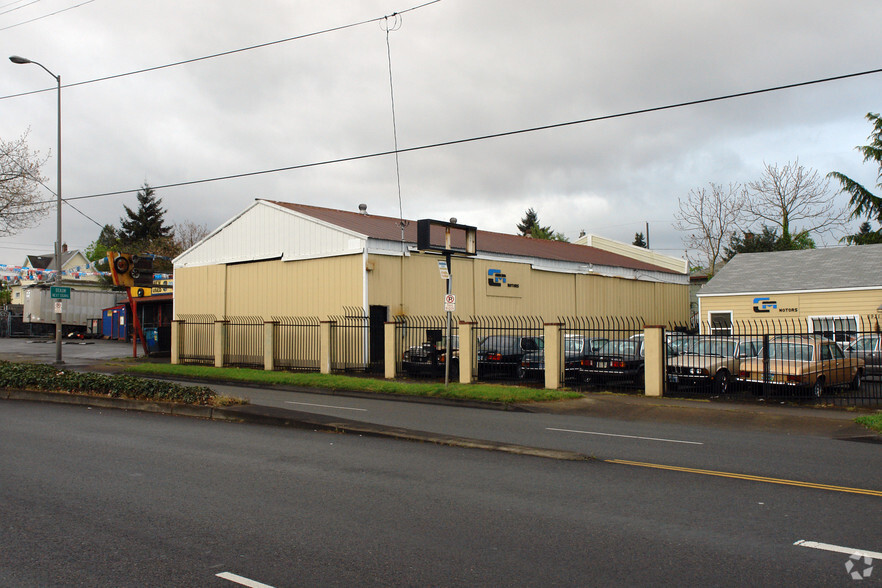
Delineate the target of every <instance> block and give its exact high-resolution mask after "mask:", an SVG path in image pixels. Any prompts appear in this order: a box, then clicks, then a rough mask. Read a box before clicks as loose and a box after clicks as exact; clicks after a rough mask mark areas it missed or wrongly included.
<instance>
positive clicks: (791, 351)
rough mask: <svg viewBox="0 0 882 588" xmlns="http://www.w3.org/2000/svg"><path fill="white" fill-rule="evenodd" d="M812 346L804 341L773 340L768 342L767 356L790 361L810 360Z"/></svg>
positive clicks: (812, 351) (812, 352)
mask: <svg viewBox="0 0 882 588" xmlns="http://www.w3.org/2000/svg"><path fill="white" fill-rule="evenodd" d="M813 356H814V347H813V346H812V345H807V344H805V343H788V342H785V341H773V342H772V343H770V344H769V357H770V358H772V359H786V360H791V361H812V359H813Z"/></svg>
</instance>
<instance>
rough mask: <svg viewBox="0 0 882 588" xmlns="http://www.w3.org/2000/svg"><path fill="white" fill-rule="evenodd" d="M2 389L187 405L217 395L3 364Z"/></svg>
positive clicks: (134, 380)
mask: <svg viewBox="0 0 882 588" xmlns="http://www.w3.org/2000/svg"><path fill="white" fill-rule="evenodd" d="M0 388H14V389H17V390H40V391H49V392H68V393H70V394H95V395H102V396H110V397H112V398H133V399H137V400H160V401H166V402H182V403H186V404H201V405H211V404H217V402H216V401H217V399H218V396H217V394H216V393H215V392H214V391H213V390H212V389H211V388H206V387H205V386H183V385H181V384H176V383H174V382H164V381H161V380H147V379H143V378H136V377H134V376H124V375H118V376H117V375H106V374H95V373H89V372H74V371H67V370H62V371H59V370H57V369H55V368H54V367H53V366H51V365H46V364H28V363H9V362H5V361H4V362H0Z"/></svg>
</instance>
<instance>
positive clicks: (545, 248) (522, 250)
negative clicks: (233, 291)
mask: <svg viewBox="0 0 882 588" xmlns="http://www.w3.org/2000/svg"><path fill="white" fill-rule="evenodd" d="M266 202H269V203H272V204H275V205H277V206H280V207H282V208H286V209H288V210H292V211H295V212H298V213H300V214H303V215H306V216H310V217H312V218H316V219H319V220H321V221H324V222H326V223H329V224H332V225H335V226H338V227H341V228H344V229H347V230H350V231H353V232H355V233H358V234H361V235H364V236H365V237H368V238H372V239H380V240H385V241H401V221H399V219H397V218H394V217H388V216H377V215H372V214H362V213H360V212H351V211H347V210H336V209H332V208H322V207H320V206H310V205H307V204H295V203H290V202H277V201H272V200H267V201H266ZM404 223H405V227H404V240H405V241H406V242H408V243H413V244H415V243H416V242H417V223H416V221H412V220H405V221H404ZM478 251H479V252H483V253H500V254H504V255H518V256H524V257H536V258H541V259H548V260H554V261H567V262H573V263H581V264H596V265H602V266H610V267H624V268H629V269H635V270H646V271H653V272H663V273H667V274H676V273H677V272H673V271H671V270H670V269H667V268H664V267H659V266H657V265H653V264H649V263H645V262H642V261H639V260H636V259H632V258H630V257H626V256H624V255H618V254H615V253H610V252H608V251H603V250H602V249H597V248H595V247H589V246H585V245H576V244H574V243H564V242H561V241H550V240H546V239H531V238H529V237H521V236H519V235H507V234H504V233H493V232H490V231H481V230H479V231H478Z"/></svg>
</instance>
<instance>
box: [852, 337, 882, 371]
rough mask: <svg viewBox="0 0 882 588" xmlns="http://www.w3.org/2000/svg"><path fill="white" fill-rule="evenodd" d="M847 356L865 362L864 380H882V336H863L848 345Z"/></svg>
mask: <svg viewBox="0 0 882 588" xmlns="http://www.w3.org/2000/svg"><path fill="white" fill-rule="evenodd" d="M845 355H847V356H848V357H858V358H860V359H863V360H864V378H882V335H880V334H879V333H870V334H867V335H861V336H859V337H858V338H857V339H855V340H854V341H852V342H851V343H849V344H848V346H847V347H846V348H845Z"/></svg>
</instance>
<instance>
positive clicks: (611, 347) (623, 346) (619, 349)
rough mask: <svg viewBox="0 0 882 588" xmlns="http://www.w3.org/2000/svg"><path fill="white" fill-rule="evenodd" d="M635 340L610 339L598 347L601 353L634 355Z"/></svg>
mask: <svg viewBox="0 0 882 588" xmlns="http://www.w3.org/2000/svg"><path fill="white" fill-rule="evenodd" d="M638 345H639V343H638V342H637V341H633V340H632V341H610V342H608V343H606V344H605V345H604V346H603V347H601V348H600V351H599V352H598V353H600V354H601V355H636V354H637V347H638Z"/></svg>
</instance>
